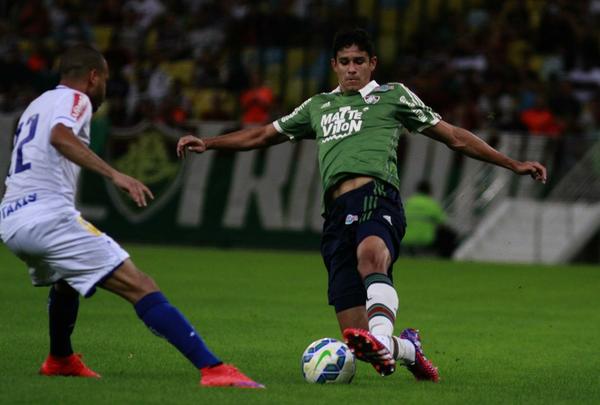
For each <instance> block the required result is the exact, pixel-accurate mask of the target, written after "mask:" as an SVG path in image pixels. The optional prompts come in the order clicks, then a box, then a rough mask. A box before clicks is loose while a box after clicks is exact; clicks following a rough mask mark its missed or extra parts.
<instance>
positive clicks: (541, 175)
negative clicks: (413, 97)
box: [423, 121, 546, 183]
mask: <svg viewBox="0 0 600 405" xmlns="http://www.w3.org/2000/svg"><path fill="white" fill-rule="evenodd" d="M423 134H424V135H426V136H428V137H430V138H432V139H435V140H436V141H440V142H443V143H445V144H446V145H448V147H449V148H450V149H452V150H455V151H458V152H461V153H464V154H465V155H467V156H470V157H472V158H475V159H478V160H482V161H484V162H489V163H493V164H495V165H498V166H501V167H504V168H507V169H509V170H512V171H513V172H514V173H516V174H521V175H530V176H531V177H532V178H534V179H535V180H537V181H540V182H542V183H546V168H545V167H544V165H542V164H541V163H539V162H529V161H528V162H520V161H518V160H514V159H511V158H510V157H508V156H506V155H505V154H503V153H501V152H499V151H497V150H496V149H494V148H492V147H491V146H490V145H488V144H487V143H486V142H485V141H484V140H482V139H481V138H479V137H478V136H477V135H475V134H474V133H472V132H471V131H468V130H466V129H464V128H460V127H457V126H454V125H451V124H449V123H447V122H445V121H440V122H438V123H437V124H436V125H434V126H432V127H429V128H427V129H425V130H424V131H423Z"/></svg>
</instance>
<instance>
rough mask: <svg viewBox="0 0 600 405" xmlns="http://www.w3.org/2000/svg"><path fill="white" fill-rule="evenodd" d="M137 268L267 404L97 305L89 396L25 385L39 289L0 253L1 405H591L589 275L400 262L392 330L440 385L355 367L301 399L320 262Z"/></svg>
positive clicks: (34, 364) (163, 262)
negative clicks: (417, 342)
mask: <svg viewBox="0 0 600 405" xmlns="http://www.w3.org/2000/svg"><path fill="white" fill-rule="evenodd" d="M129 251H130V253H131V254H132V257H133V259H134V261H135V262H136V263H137V264H138V266H139V267H140V268H141V269H143V270H144V271H145V272H147V273H148V274H150V275H152V276H153V277H154V278H155V279H156V281H157V282H158V283H159V285H160V286H161V288H162V290H163V291H164V292H165V294H166V295H167V296H168V297H169V298H170V299H171V301H172V302H173V303H174V304H175V305H177V306H178V307H179V308H180V309H181V311H182V312H183V313H184V314H186V316H187V317H188V318H189V319H190V320H191V321H192V323H193V324H194V325H195V326H196V327H197V329H198V331H199V332H200V333H201V334H202V335H203V337H204V338H205V340H206V341H207V343H208V344H209V345H210V347H211V348H212V349H213V350H214V351H215V352H216V353H217V354H218V355H219V356H221V357H222V358H223V359H224V360H226V361H231V362H233V363H235V364H236V365H238V366H239V367H240V368H241V369H242V370H243V371H245V372H246V373H247V374H249V375H250V376H252V377H254V378H256V379H257V380H259V381H261V382H263V383H264V384H266V385H267V387H268V389H267V390H262V391H259V390H235V389H202V388H199V387H197V383H198V373H197V372H196V371H195V370H194V369H193V367H191V366H190V365H189V364H188V363H187V362H186V360H185V359H184V358H183V357H182V356H181V355H179V353H178V352H176V351H175V350H174V349H173V348H172V347H170V345H168V344H167V343H166V342H164V341H162V340H161V339H158V338H157V337H155V336H154V335H152V334H151V333H149V332H148V330H147V329H146V328H145V327H144V326H143V324H142V323H141V322H140V321H138V319H137V318H136V316H135V313H134V311H133V310H132V308H131V307H130V306H129V304H127V303H126V302H125V301H122V300H121V299H120V298H118V297H116V296H112V295H111V294H109V293H107V292H105V291H99V292H98V293H97V294H96V295H95V296H94V297H93V298H91V299H87V300H83V302H82V305H81V307H80V313H79V319H78V323H77V328H76V330H75V333H74V336H73V343H74V346H75V349H76V350H77V351H79V352H82V353H83V354H84V355H85V360H86V362H87V364H88V365H89V366H90V367H92V368H93V369H94V370H96V371H98V372H99V373H101V374H102V375H103V378H102V379H101V380H99V381H96V380H93V381H92V380H87V379H75V378H45V377H41V376H38V375H37V374H36V372H37V369H38V367H39V365H40V364H41V362H42V360H43V358H44V357H45V355H46V353H47V318H46V313H45V304H46V295H47V289H45V288H32V287H31V286H30V282H29V278H28V276H27V271H26V269H25V268H24V266H23V265H22V264H21V263H20V262H19V261H18V260H17V259H16V258H14V257H13V256H12V255H11V254H10V252H8V250H7V249H6V247H4V246H3V245H0V276H1V280H2V287H1V288H2V290H1V293H0V296H1V298H0V303H1V305H0V402H1V403H7V404H18V403H44V404H59V403H60V404H81V403H86V404H89V403H111V404H138V403H139V404H170V403H177V404H184V403H218V404H241V403H243V404H265V403H273V404H290V403H297V404H310V403H314V404H317V403H329V404H331V403H335V404H338V403H339V404H344V403H364V404H392V403H406V404H421V403H441V404H448V403H461V404H462V403H476V404H481V403H486V404H487V403H498V404H513V403H527V404H531V403H540V404H541V403H544V404H546V403H553V404H554V403H577V404H580V403H597V402H598V400H599V398H600V268H598V267H591V266H589V267H581V266H580V267H566V266H565V267H550V266H515V265H489V264H474V263H453V262H445V261H425V260H400V261H399V263H398V264H397V265H396V267H395V280H396V282H395V284H396V286H397V288H398V291H399V295H400V311H399V313H398V325H397V329H398V330H400V329H402V328H404V327H406V326H414V327H417V328H419V329H420V330H421V332H422V335H423V339H424V348H425V353H426V354H427V355H428V356H429V357H430V358H431V359H432V360H434V362H435V363H436V364H437V365H438V366H439V368H440V374H441V382H440V383H439V384H431V383H417V382H415V381H414V380H413V378H412V376H411V375H410V374H409V373H408V372H407V371H406V370H404V369H399V370H398V371H397V372H396V373H395V374H394V375H392V376H390V377H386V378H381V377H379V376H378V375H377V374H376V373H375V372H374V370H373V369H372V368H371V366H370V365H368V364H364V363H360V364H358V367H357V375H356V377H355V379H354V381H353V382H352V384H350V385H347V386H335V385H327V386H318V385H310V384H307V383H305V382H304V381H303V380H302V376H301V373H300V367H299V362H300V355H301V353H302V351H303V350H304V348H305V346H306V345H308V344H309V343H310V342H312V341H313V340H315V339H317V338H320V337H325V336H331V337H338V336H339V331H338V329H337V323H336V321H335V316H334V312H333V310H332V309H331V308H330V307H329V306H328V305H327V302H326V293H325V291H326V275H325V274H326V273H325V270H324V267H323V264H322V262H321V259H320V257H319V256H318V255H317V254H315V253H309V252H303V253H287V252H267V251H260V252H254V251H237V250H205V249H192V248H179V249H178V248H166V247H151V246H147V247H140V246H131V247H129Z"/></svg>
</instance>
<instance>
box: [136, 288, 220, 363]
mask: <svg viewBox="0 0 600 405" xmlns="http://www.w3.org/2000/svg"><path fill="white" fill-rule="evenodd" d="M134 307H135V312H137V315H138V317H139V318H140V319H141V320H142V321H144V323H145V324H146V326H147V327H148V328H149V329H150V330H151V331H152V332H153V333H154V334H156V335H158V336H160V337H164V338H165V339H167V340H168V341H169V343H171V344H172V345H173V346H175V347H176V348H177V350H179V351H180V352H181V353H182V354H183V355H184V356H185V357H187V359H188V360H189V361H191V362H192V363H193V364H194V366H196V368H203V367H207V366H214V365H216V364H220V363H221V360H219V359H218V358H217V357H216V356H215V355H214V354H212V353H211V352H210V350H209V349H208V347H206V345H205V344H204V341H203V340H202V338H201V337H200V335H199V334H198V333H197V332H196V331H195V330H194V328H193V327H192V325H190V323H189V322H188V320H187V319H185V317H184V316H183V315H182V314H181V312H179V310H178V309H177V308H175V307H174V306H173V305H171V304H170V303H169V301H168V300H167V298H166V297H165V296H164V295H163V294H162V293H161V292H160V291H157V292H153V293H150V294H148V295H146V296H144V297H143V298H142V299H141V300H139V301H138V302H137V303H136V304H135V305H134Z"/></svg>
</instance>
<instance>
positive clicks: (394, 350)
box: [374, 335, 415, 364]
mask: <svg viewBox="0 0 600 405" xmlns="http://www.w3.org/2000/svg"><path fill="white" fill-rule="evenodd" d="M374 336H375V338H377V340H379V341H380V342H381V343H383V345H384V346H385V347H386V348H387V349H388V350H389V351H390V353H391V354H392V356H393V357H394V359H395V360H402V361H403V362H404V363H406V364H413V363H414V362H415V345H413V344H412V342H411V341H410V340H408V339H400V338H399V337H398V336H386V335H374ZM394 341H395V343H396V344H394Z"/></svg>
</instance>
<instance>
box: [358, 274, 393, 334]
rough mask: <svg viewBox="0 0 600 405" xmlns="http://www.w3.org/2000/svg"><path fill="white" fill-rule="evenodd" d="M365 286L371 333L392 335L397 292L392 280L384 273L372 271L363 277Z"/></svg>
mask: <svg viewBox="0 0 600 405" xmlns="http://www.w3.org/2000/svg"><path fill="white" fill-rule="evenodd" d="M365 287H366V289H367V316H368V318H369V331H370V332H371V333H372V334H373V335H383V336H392V335H393V334H394V323H395V322H396V311H398V294H397V293H396V290H395V289H394V287H393V286H392V282H391V281H390V279H389V277H388V276H386V275H385V274H381V273H373V274H369V275H368V276H367V277H366V278H365Z"/></svg>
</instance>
